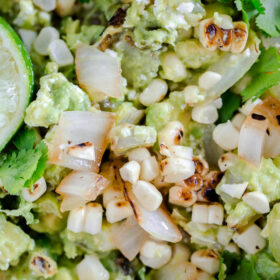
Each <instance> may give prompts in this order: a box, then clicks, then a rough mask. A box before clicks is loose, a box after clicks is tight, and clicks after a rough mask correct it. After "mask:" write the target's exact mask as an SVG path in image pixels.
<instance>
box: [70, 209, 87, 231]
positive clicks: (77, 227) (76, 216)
mask: <svg viewBox="0 0 280 280" xmlns="http://www.w3.org/2000/svg"><path fill="white" fill-rule="evenodd" d="M85 214H86V208H85V207H79V208H75V209H73V210H72V211H70V214H69V216H68V221H67V229H68V230H70V231H72V232H75V233H78V232H82V231H83V228H84V220H85Z"/></svg>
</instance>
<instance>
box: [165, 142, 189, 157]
mask: <svg viewBox="0 0 280 280" xmlns="http://www.w3.org/2000/svg"><path fill="white" fill-rule="evenodd" d="M169 152H170V157H177V158H183V159H188V160H192V158H193V149H192V148H190V147H186V146H180V145H174V146H170V148H169Z"/></svg>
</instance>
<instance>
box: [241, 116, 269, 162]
mask: <svg viewBox="0 0 280 280" xmlns="http://www.w3.org/2000/svg"><path fill="white" fill-rule="evenodd" d="M258 116H260V115H258ZM254 117H255V115H254V113H252V114H251V115H249V116H248V117H247V118H246V120H245V121H244V123H243V125H242V127H241V130H240V134H239V141H238V156H239V157H240V158H242V159H244V160H246V161H248V162H249V163H251V164H253V165H254V166H256V167H259V166H260V163H261V159H262V154H263V147H264V141H265V134H266V130H267V127H268V120H267V118H265V117H263V118H264V119H263V118H262V117H260V119H256V118H254Z"/></svg>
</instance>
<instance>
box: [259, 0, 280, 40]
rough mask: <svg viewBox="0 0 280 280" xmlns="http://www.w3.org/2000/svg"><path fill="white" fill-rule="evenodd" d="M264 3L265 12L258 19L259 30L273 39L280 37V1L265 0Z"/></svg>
mask: <svg viewBox="0 0 280 280" xmlns="http://www.w3.org/2000/svg"><path fill="white" fill-rule="evenodd" d="M262 3H263V7H264V9H265V12H264V13H263V14H260V15H258V17H257V19H256V24H257V26H258V28H259V29H261V30H262V31H264V32H265V33H267V34H268V35H270V36H271V37H278V36H280V16H279V15H280V1H278V0H263V1H262Z"/></svg>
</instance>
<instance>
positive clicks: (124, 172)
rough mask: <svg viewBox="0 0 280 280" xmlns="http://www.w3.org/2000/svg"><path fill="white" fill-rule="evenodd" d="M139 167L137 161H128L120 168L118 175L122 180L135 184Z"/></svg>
mask: <svg viewBox="0 0 280 280" xmlns="http://www.w3.org/2000/svg"><path fill="white" fill-rule="evenodd" d="M140 169H141V167H140V164H139V163H138V162H137V161H129V162H127V163H125V164H124V165H123V166H122V168H120V175H121V177H122V179H123V180H124V181H126V182H130V183H131V184H135V183H136V182H137V181H138V179H139V176H140Z"/></svg>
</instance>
